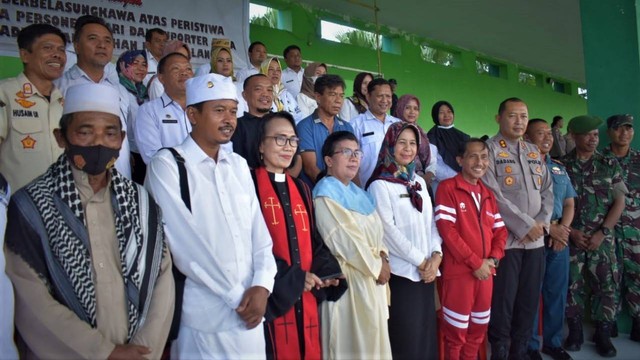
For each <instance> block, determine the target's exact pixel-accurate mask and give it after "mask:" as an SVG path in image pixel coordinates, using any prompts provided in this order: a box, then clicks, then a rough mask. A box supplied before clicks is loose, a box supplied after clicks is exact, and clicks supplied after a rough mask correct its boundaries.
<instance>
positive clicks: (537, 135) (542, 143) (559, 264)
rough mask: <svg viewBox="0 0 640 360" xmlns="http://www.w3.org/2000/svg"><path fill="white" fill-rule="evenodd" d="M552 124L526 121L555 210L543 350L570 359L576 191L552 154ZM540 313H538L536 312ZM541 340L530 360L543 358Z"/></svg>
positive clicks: (562, 359)
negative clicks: (566, 320) (565, 341)
mask: <svg viewBox="0 0 640 360" xmlns="http://www.w3.org/2000/svg"><path fill="white" fill-rule="evenodd" d="M552 131H553V130H552V129H551V128H550V127H549V124H548V123H547V122H546V121H545V120H543V119H532V120H529V123H528V124H527V132H526V134H525V135H524V138H525V139H526V140H527V141H530V142H531V143H533V144H534V145H536V146H537V147H538V149H540V154H541V155H542V157H543V158H544V160H545V163H546V165H547V169H548V171H549V173H550V174H551V178H552V179H553V213H552V214H551V225H550V226H549V235H548V236H546V237H545V245H546V246H545V259H546V263H545V271H544V279H543V281H542V309H543V312H542V318H543V321H542V323H543V329H542V334H543V336H542V338H543V347H542V352H543V353H545V354H547V355H549V356H551V357H552V358H553V359H554V360H570V359H571V356H570V355H569V354H568V353H567V352H566V351H565V350H564V349H563V348H562V326H563V317H562V316H558V314H564V310H565V306H566V304H567V287H568V284H569V248H568V247H567V243H568V242H569V233H570V232H571V221H572V220H573V214H574V201H573V198H574V197H575V196H576V192H575V190H574V189H573V186H572V185H571V180H570V179H569V176H568V175H567V172H566V170H565V168H564V166H562V164H561V163H560V162H559V161H557V160H553V159H552V158H551V156H550V152H551V149H553V148H554V144H555V143H554V142H555V137H554V136H553V133H552ZM536 313H537V312H536ZM537 328H538V317H537V316H535V317H534V323H533V329H534V332H535V331H536V329H537ZM539 349H540V341H539V340H538V337H537V336H536V335H534V336H532V337H531V340H530V341H529V350H528V351H527V353H528V354H529V360H536V359H542V357H541V356H540V353H539V352H538V350H539Z"/></svg>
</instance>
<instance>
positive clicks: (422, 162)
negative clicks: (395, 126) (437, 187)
mask: <svg viewBox="0 0 640 360" xmlns="http://www.w3.org/2000/svg"><path fill="white" fill-rule="evenodd" d="M393 115H394V116H395V117H397V118H398V119H400V120H402V121H404V122H406V123H409V124H413V125H415V126H416V127H417V128H418V130H420V147H419V148H418V156H416V160H415V161H416V174H418V175H420V176H422V178H423V179H424V181H425V182H426V183H427V185H428V186H431V181H432V180H433V178H434V176H435V175H436V159H437V153H438V149H437V148H436V147H435V145H433V144H430V143H429V138H428V137H427V133H426V132H425V131H424V130H423V129H422V127H420V125H418V118H419V117H420V100H419V99H418V98H417V97H416V96H415V95H411V94H405V95H402V96H401V97H400V99H398V105H397V106H396V113H395V114H393Z"/></svg>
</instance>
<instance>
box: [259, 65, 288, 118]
mask: <svg viewBox="0 0 640 360" xmlns="http://www.w3.org/2000/svg"><path fill="white" fill-rule="evenodd" d="M272 61H275V62H276V63H277V64H278V66H279V67H280V70H282V65H281V64H280V60H278V58H277V57H272V58H267V59H265V61H263V62H262V64H260V74H263V75H266V76H267V77H269V65H270V64H271V62H272ZM269 80H271V79H270V78H269ZM283 91H284V85H282V74H280V80H279V81H278V83H277V84H276V85H273V103H274V104H275V105H276V107H277V110H278V111H284V103H283V102H282V100H280V94H282V92H283Z"/></svg>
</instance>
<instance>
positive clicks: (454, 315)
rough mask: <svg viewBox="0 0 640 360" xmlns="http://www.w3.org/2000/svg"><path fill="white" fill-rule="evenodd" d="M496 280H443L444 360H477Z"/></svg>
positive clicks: (462, 277) (487, 323) (466, 276)
mask: <svg viewBox="0 0 640 360" xmlns="http://www.w3.org/2000/svg"><path fill="white" fill-rule="evenodd" d="M492 291H493V277H492V276H490V277H489V278H488V279H487V280H478V279H477V278H476V277H475V276H473V275H472V274H471V273H469V274H466V275H462V276H460V277H456V278H454V279H443V280H442V296H441V297H442V319H443V321H442V332H443V333H444V341H445V359H447V360H458V359H472V360H476V359H477V358H478V349H479V348H480V345H481V344H482V342H483V340H484V337H485V335H486V333H487V328H488V327H489V318H490V315H491V292H492Z"/></svg>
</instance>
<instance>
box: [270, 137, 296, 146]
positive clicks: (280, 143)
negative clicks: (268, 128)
mask: <svg viewBox="0 0 640 360" xmlns="http://www.w3.org/2000/svg"><path fill="white" fill-rule="evenodd" d="M265 137H267V138H272V139H275V140H276V145H278V146H285V145H286V144H287V142H289V145H291V147H298V143H299V142H300V138H299V137H297V136H292V137H290V138H288V137H286V136H284V135H276V136H265Z"/></svg>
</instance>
